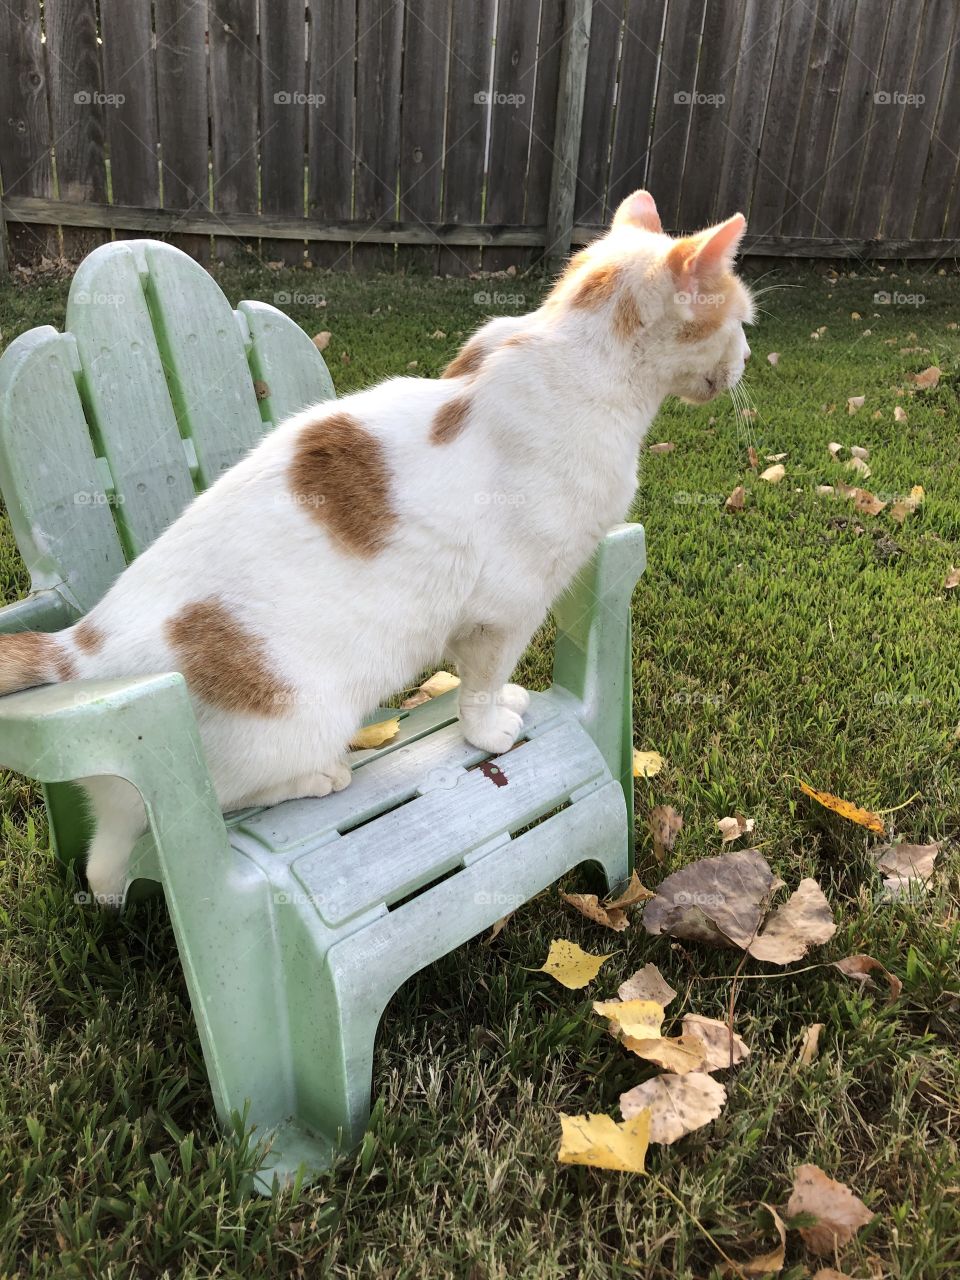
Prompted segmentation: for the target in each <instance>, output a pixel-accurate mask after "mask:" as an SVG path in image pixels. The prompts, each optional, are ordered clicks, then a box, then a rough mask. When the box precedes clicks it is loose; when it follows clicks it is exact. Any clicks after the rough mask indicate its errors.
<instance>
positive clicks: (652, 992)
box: [617, 964, 677, 1008]
mask: <svg viewBox="0 0 960 1280" xmlns="http://www.w3.org/2000/svg"><path fill="white" fill-rule="evenodd" d="M676 994H677V993H676V991H674V989H673V987H671V985H670V983H669V982H667V980H666V978H664V976H663V974H662V973H661V972H660V970H659V969H658V968H657V966H656V965H655V964H645V965H644V966H643V968H642V969H638V970H637V972H636V973H634V974H631V975H630V977H629V978H627V979H626V981H625V982H622V983H621V984H620V986H619V987H618V988H617V995H618V996H619V997H620V999H621V1000H655V1001H656V1002H657V1004H659V1005H662V1006H663V1007H664V1008H665V1007H666V1006H667V1005H668V1004H669V1003H670V1001H671V1000H673V999H674V998H675V997H676Z"/></svg>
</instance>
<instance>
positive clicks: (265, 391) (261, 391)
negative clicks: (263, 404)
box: [253, 378, 270, 400]
mask: <svg viewBox="0 0 960 1280" xmlns="http://www.w3.org/2000/svg"><path fill="white" fill-rule="evenodd" d="M253 394H254V395H255V396H256V397H257V399H258V400H266V399H267V397H268V396H269V395H270V388H269V387H268V386H267V384H266V383H265V382H264V381H262V379H260V378H258V379H257V380H256V381H255V382H254V384H253Z"/></svg>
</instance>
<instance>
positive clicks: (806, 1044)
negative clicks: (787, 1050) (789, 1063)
mask: <svg viewBox="0 0 960 1280" xmlns="http://www.w3.org/2000/svg"><path fill="white" fill-rule="evenodd" d="M824 1025H825V1024H824V1023H822V1022H814V1023H811V1025H810V1026H809V1027H806V1028H804V1032H803V1040H802V1041H801V1042H800V1056H799V1058H798V1062H799V1065H800V1066H801V1067H809V1066H810V1064H811V1063H812V1062H814V1061H815V1060H816V1057H817V1055H818V1054H819V1052H820V1033H821V1032H822V1031H823V1028H824Z"/></svg>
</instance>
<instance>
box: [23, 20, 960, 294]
mask: <svg viewBox="0 0 960 1280" xmlns="http://www.w3.org/2000/svg"><path fill="white" fill-rule="evenodd" d="M958 153H960V0H43V3H41V0H2V3H0V184H2V205H0V210H2V215H3V219H2V220H3V222H4V223H5V224H6V230H7V245H8V253H9V258H10V260H11V261H13V262H22V261H28V260H31V259H36V258H37V257H38V256H40V255H42V254H46V255H48V256H53V255H56V254H57V253H59V252H63V253H65V254H66V255H67V256H68V257H71V258H75V257H77V256H79V255H80V254H81V253H83V252H84V251H86V250H87V249H89V248H90V247H91V246H92V245H94V244H97V243H100V242H102V241H103V240H105V239H109V238H111V237H112V236H124V235H129V234H145V233H146V234H153V235H158V234H160V235H168V236H169V237H170V238H171V239H174V240H175V241H176V243H178V244H180V245H182V246H184V247H186V248H187V249H189V250H190V251H191V252H192V253H194V254H195V255H196V256H197V257H200V258H202V259H205V258H207V257H209V256H210V255H211V254H212V255H215V256H217V257H220V258H230V257H233V256H235V255H237V254H238V253H250V252H254V253H259V255H260V256H261V257H262V258H263V259H265V260H267V261H272V260H283V261H286V262H300V261H302V260H303V257H304V254H305V252H306V253H307V254H308V255H309V259H310V261H312V262H313V263H314V264H315V265H318V266H325V267H345V266H348V265H349V264H351V263H352V265H353V266H354V267H355V268H358V269H366V270H369V269H371V268H376V267H389V266H394V265H399V266H408V265H412V264H416V265H418V266H421V267H425V268H427V269H429V270H433V271H440V272H448V273H462V272H469V271H475V270H477V269H478V268H481V267H482V268H483V269H486V270H502V269H504V268H508V267H510V266H516V267H524V266H526V265H528V264H529V263H531V262H532V261H534V260H535V259H537V258H538V257H542V256H543V255H544V253H546V255H547V257H548V258H550V259H554V258H556V257H557V256H559V255H562V254H563V253H565V252H566V251H567V250H568V248H569V245H570V243H571V242H573V243H574V244H576V243H581V242H583V241H586V240H588V239H590V238H591V237H592V236H593V235H594V234H596V232H597V230H598V229H599V228H600V227H601V226H602V225H603V224H604V223H605V222H606V221H607V220H608V219H609V216H610V214H611V211H612V209H613V208H615V206H616V204H617V202H618V201H619V200H620V199H621V198H622V197H623V196H624V195H626V194H627V193H629V192H630V191H631V190H634V189H635V188H637V187H639V186H646V187H647V188H648V189H650V190H651V191H652V192H653V194H654V195H655V197H656V199H657V202H658V204H659V207H660V210H661V213H662V216H663V221H664V225H665V226H667V227H668V228H671V229H672V228H684V229H692V228H695V227H698V226H701V225H704V224H706V223H708V222H710V221H711V220H712V219H716V218H719V217H722V216H725V215H727V214H729V213H731V212H733V211H734V210H736V209H741V210H743V211H744V212H745V213H746V214H747V215H748V217H749V222H750V227H749V243H748V250H749V251H752V252H754V253H765V254H777V255H803V256H813V257H827V256H830V257H833V256H851V255H864V256H880V257H899V256H914V257H926V258H940V257H944V256H955V255H956V254H957V252H958V237H960V183H958V181H957V172H958ZM2 230H3V227H2V225H0V255H2V252H3V249H2V246H3V240H4V237H3V235H2ZM0 265H2V261H0Z"/></svg>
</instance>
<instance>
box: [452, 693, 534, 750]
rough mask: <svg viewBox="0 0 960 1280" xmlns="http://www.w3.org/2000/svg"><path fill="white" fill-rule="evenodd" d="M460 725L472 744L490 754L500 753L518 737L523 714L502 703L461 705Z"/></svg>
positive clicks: (521, 726)
mask: <svg viewBox="0 0 960 1280" xmlns="http://www.w3.org/2000/svg"><path fill="white" fill-rule="evenodd" d="M520 692H521V693H523V690H522V689H521V690H520ZM524 696H526V695H524ZM460 727H461V728H462V729H463V736H464V737H465V738H466V740H467V741H468V742H469V743H470V744H471V745H472V746H474V747H479V748H480V750H481V751H489V752H490V754H491V755H495V756H496V755H502V754H503V752H504V751H509V750H510V748H511V747H512V746H513V744H514V743H515V742H516V740H517V739H518V738H519V737H520V734H521V732H522V730H523V716H522V715H520V714H519V712H517V711H513V710H511V708H510V707H508V706H505V705H502V704H501V705H499V706H498V705H492V704H489V703H488V704H487V705H486V706H473V707H469V706H468V707H461V708H460Z"/></svg>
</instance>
